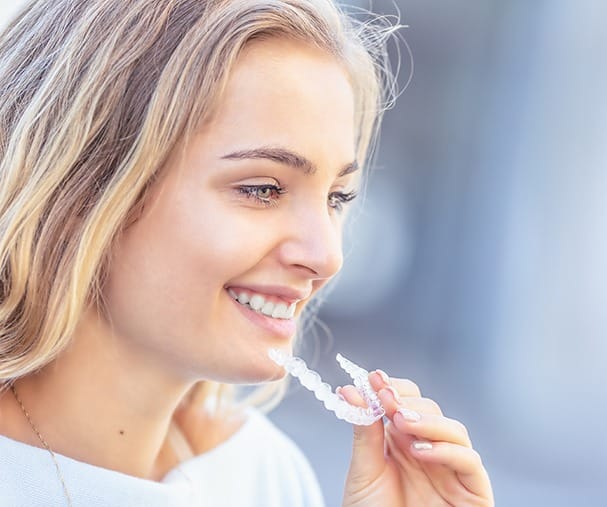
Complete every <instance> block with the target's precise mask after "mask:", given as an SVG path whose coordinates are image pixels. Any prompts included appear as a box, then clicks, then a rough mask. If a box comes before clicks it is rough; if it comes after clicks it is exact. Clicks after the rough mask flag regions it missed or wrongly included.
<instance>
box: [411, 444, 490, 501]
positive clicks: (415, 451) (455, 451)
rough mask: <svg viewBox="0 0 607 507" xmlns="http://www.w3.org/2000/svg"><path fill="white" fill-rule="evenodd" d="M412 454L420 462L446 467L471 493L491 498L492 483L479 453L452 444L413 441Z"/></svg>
mask: <svg viewBox="0 0 607 507" xmlns="http://www.w3.org/2000/svg"><path fill="white" fill-rule="evenodd" d="M410 449H411V454H412V455H413V456H414V457H415V458H417V459H418V460H420V461H423V462H425V463H432V464H435V465H444V466H446V467H447V468H449V469H450V470H452V471H453V472H455V473H456V474H457V476H458V478H459V480H460V481H461V483H462V484H463V485H464V486H465V487H466V489H467V490H468V491H470V492H475V493H477V494H480V495H483V496H487V497H490V496H491V482H490V480H489V476H488V475H487V472H486V470H485V468H484V466H483V463H482V460H481V457H480V455H479V454H478V452H476V451H475V450H474V449H472V448H470V447H464V446H461V445H458V444H454V443H450V442H431V443H430V442H427V441H421V442H420V441H418V440H416V441H413V442H412V443H411V447H410Z"/></svg>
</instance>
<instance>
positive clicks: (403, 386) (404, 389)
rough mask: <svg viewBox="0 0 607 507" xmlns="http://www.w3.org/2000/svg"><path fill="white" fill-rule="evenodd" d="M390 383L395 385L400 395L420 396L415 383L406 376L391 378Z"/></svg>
mask: <svg viewBox="0 0 607 507" xmlns="http://www.w3.org/2000/svg"><path fill="white" fill-rule="evenodd" d="M392 385H393V386H394V387H396V389H397V390H398V391H399V393H400V394H401V395H402V396H418V397H420V396H421V391H420V389H419V387H418V386H417V384H416V383H415V382H413V381H412V380H409V379H406V378H392Z"/></svg>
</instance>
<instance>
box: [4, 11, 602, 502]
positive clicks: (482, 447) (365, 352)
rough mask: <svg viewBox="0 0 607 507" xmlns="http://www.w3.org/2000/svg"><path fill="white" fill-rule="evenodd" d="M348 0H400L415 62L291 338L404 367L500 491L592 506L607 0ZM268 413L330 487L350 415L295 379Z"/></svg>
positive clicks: (308, 349) (312, 351) (510, 498)
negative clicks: (305, 329)
mask: <svg viewBox="0 0 607 507" xmlns="http://www.w3.org/2000/svg"><path fill="white" fill-rule="evenodd" d="M21 3H22V2H20V1H18V0H14V1H13V2H11V3H10V5H7V4H8V2H5V0H2V5H0V23H2V24H3V23H4V22H5V21H6V20H7V19H8V17H9V16H10V14H11V13H12V12H13V11H15V10H16V9H17V8H18V7H19V6H20V4H21ZM349 3H350V5H358V6H361V7H366V8H369V7H371V9H372V10H373V11H374V12H377V13H383V14H388V15H393V14H395V13H396V12H397V9H399V10H400V11H401V22H402V23H404V24H407V25H409V28H406V29H404V30H403V32H402V34H403V35H404V37H405V38H406V40H407V42H408V44H409V45H410V47H411V51H412V54H413V58H414V64H415V72H414V76H413V79H412V81H411V84H410V85H409V86H408V88H407V89H406V91H404V93H403V94H402V95H401V96H400V98H399V100H398V102H397V105H396V107H395V108H393V109H392V110H390V111H389V112H388V113H387V114H386V116H385V122H384V127H383V131H382V139H381V144H380V147H379V156H378V159H377V163H376V167H375V168H374V170H373V172H372V174H371V177H370V180H369V186H368V192H367V196H366V202H365V204H364V207H363V209H362V210H360V211H359V212H357V213H355V215H356V216H355V217H353V221H352V222H351V227H350V228H349V231H348V240H347V247H346V249H347V252H348V254H347V260H346V266H345V268H344V271H343V273H342V276H341V278H340V280H339V282H338V283H337V284H336V286H335V288H334V290H333V292H331V294H330V295H329V298H328V301H327V302H326V304H325V305H324V306H323V307H322V309H321V312H320V319H321V321H322V322H323V323H324V325H325V326H326V327H327V328H328V329H329V330H330V333H328V332H327V331H326V330H324V329H323V327H322V326H317V327H316V333H315V334H314V333H310V334H309V336H306V337H305V345H304V348H303V350H302V356H303V357H304V358H305V359H306V360H307V361H308V362H309V363H310V364H313V365H314V368H315V369H316V370H318V371H320V372H321V374H322V375H323V378H324V379H325V380H327V381H328V382H330V383H331V384H332V385H334V386H335V385H340V384H345V383H347V377H346V376H345V375H344V374H343V372H341V370H339V368H338V366H337V363H336V362H335V361H334V357H335V354H336V353H337V352H342V353H343V354H344V355H345V356H346V357H349V358H351V359H352V360H354V361H355V362H357V363H359V364H361V365H362V366H364V367H366V368H367V369H375V368H382V369H384V370H385V371H386V372H388V374H390V375H392V376H397V377H406V378H410V379H413V380H414V381H415V382H416V383H417V384H418V385H419V386H420V387H421V389H422V393H423V394H424V395H425V396H427V397H430V398H433V399H435V400H436V401H438V402H439V404H440V405H441V406H442V408H443V411H444V413H445V414H446V415H447V416H449V417H452V418H456V419H459V420H461V421H462V422H464V423H465V424H466V425H467V427H468V429H469V431H470V434H471V436H472V439H473V443H474V445H475V447H476V448H477V449H478V450H479V452H480V453H481V455H482V456H483V459H484V462H485V465H486V467H487V469H488V470H489V473H490V476H491V478H492V482H493V487H494V492H495V497H496V502H497V504H498V505H504V506H519V507H523V506H536V505H550V506H552V507H561V506H562V507H569V506H571V505H583V506H595V505H605V502H606V500H605V498H607V485H606V484H605V482H604V481H605V475H606V474H605V466H604V463H605V461H606V460H607V439H606V438H604V433H603V431H604V421H605V420H606V417H607V404H606V399H607V396H606V387H605V386H606V385H607V373H606V369H605V367H604V363H605V362H607V225H606V224H607V219H606V215H607V198H606V197H607V170H606V168H605V165H606V162H607V101H606V100H605V90H607V30H605V22H606V21H607V2H605V1H604V0H579V1H576V2H572V1H565V0H549V1H548V0H536V1H533V2H531V1H529V0H508V1H501V0H467V1H465V2H450V1H445V0H423V1H422V0H399V1H397V2H394V1H389V2H388V1H385V2H384V1H374V2H372V4H371V5H370V4H369V2H368V1H365V2H352V1H350V2H349ZM392 49H393V50H394V48H392ZM401 53H402V55H401V59H402V68H401V72H400V76H399V78H400V83H401V87H403V86H404V84H405V83H406V81H407V78H408V75H409V72H410V71H411V62H410V61H409V56H408V54H407V52H406V50H405V47H404V46H403V45H402V44H401ZM270 418H271V419H272V420H274V421H275V422H276V424H277V425H279V426H280V427H281V428H282V429H283V430H284V431H285V432H286V433H287V434H289V435H290V436H291V437H292V438H293V439H294V440H295V441H296V442H297V443H298V444H299V445H300V447H301V448H302V449H303V451H304V452H305V454H306V455H307V456H308V457H309V459H310V461H311V462H312V465H313V466H314V468H315V470H316V472H317V474H318V477H319V480H320V483H321V486H322V488H323V491H324V494H325V497H326V501H327V506H328V507H334V506H338V505H340V503H341V494H342V488H343V482H344V478H345V475H346V472H347V467H348V462H349V457H350V446H351V427H350V426H349V425H348V424H347V423H344V422H343V421H339V420H337V419H335V418H334V417H333V416H332V415H331V414H330V413H328V412H326V411H325V410H324V408H323V407H322V405H321V404H320V402H318V401H317V400H316V399H315V398H314V396H312V395H311V394H310V393H309V392H307V391H305V390H304V389H303V388H300V387H297V386H295V385H293V387H292V389H291V391H290V393H289V395H288V397H287V398H286V400H285V401H284V402H283V403H282V405H280V406H279V408H277V409H276V410H275V411H273V412H272V413H271V414H270Z"/></svg>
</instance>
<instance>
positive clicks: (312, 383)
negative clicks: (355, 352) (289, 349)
mask: <svg viewBox="0 0 607 507" xmlns="http://www.w3.org/2000/svg"><path fill="white" fill-rule="evenodd" d="M268 355H269V356H270V359H272V361H274V362H275V363H276V364H278V365H279V366H282V367H283V368H284V369H285V370H286V371H287V372H288V373H290V374H291V375H292V376H293V377H295V378H296V379H297V380H299V383H300V384H301V385H302V386H304V387H305V388H306V389H308V390H309V391H312V392H313V393H314V396H316V398H317V399H319V400H320V401H322V402H323V404H324V406H325V408H326V409H327V410H330V411H331V412H334V413H335V415H336V416H337V418H338V419H343V420H344V421H347V422H349V423H351V424H357V425H359V426H369V425H371V424H373V423H374V422H375V421H377V420H379V419H381V418H382V417H383V416H384V414H385V411H384V408H383V407H382V405H381V403H380V401H379V398H378V397H377V394H376V393H375V391H374V390H373V388H372V387H371V384H370V383H369V378H368V377H369V372H368V371H367V370H365V369H363V368H361V367H360V366H358V365H356V364H354V363H353V362H352V361H350V360H348V359H346V358H345V357H344V356H342V355H341V354H337V362H338V363H339V365H340V366H341V367H342V369H343V370H345V371H346V373H347V374H348V375H350V378H351V379H352V380H353V381H354V387H355V388H356V389H357V391H358V392H359V393H360V395H361V396H362V398H363V399H364V400H365V402H366V403H367V405H368V407H367V408H362V407H356V406H354V405H351V404H350V403H348V402H347V401H345V400H343V399H341V398H340V397H339V396H338V395H337V394H335V393H334V392H333V388H332V387H331V386H330V385H329V384H327V383H326V382H323V381H322V379H321V378H320V375H319V374H318V373H316V372H315V371H314V370H310V369H309V368H308V367H307V365H306V363H305V361H304V360H303V359H301V358H299V357H294V356H291V355H289V354H287V353H285V352H283V351H282V350H279V349H270V350H269V351H268Z"/></svg>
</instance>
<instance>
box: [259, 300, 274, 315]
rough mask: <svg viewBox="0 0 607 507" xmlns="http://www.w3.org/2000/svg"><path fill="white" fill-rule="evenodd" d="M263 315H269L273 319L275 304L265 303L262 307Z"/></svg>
mask: <svg viewBox="0 0 607 507" xmlns="http://www.w3.org/2000/svg"><path fill="white" fill-rule="evenodd" d="M260 311H261V313H263V314H264V315H267V316H268V317H272V312H273V311H274V303H265V304H264V305H263V306H262V307H261V310H260Z"/></svg>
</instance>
